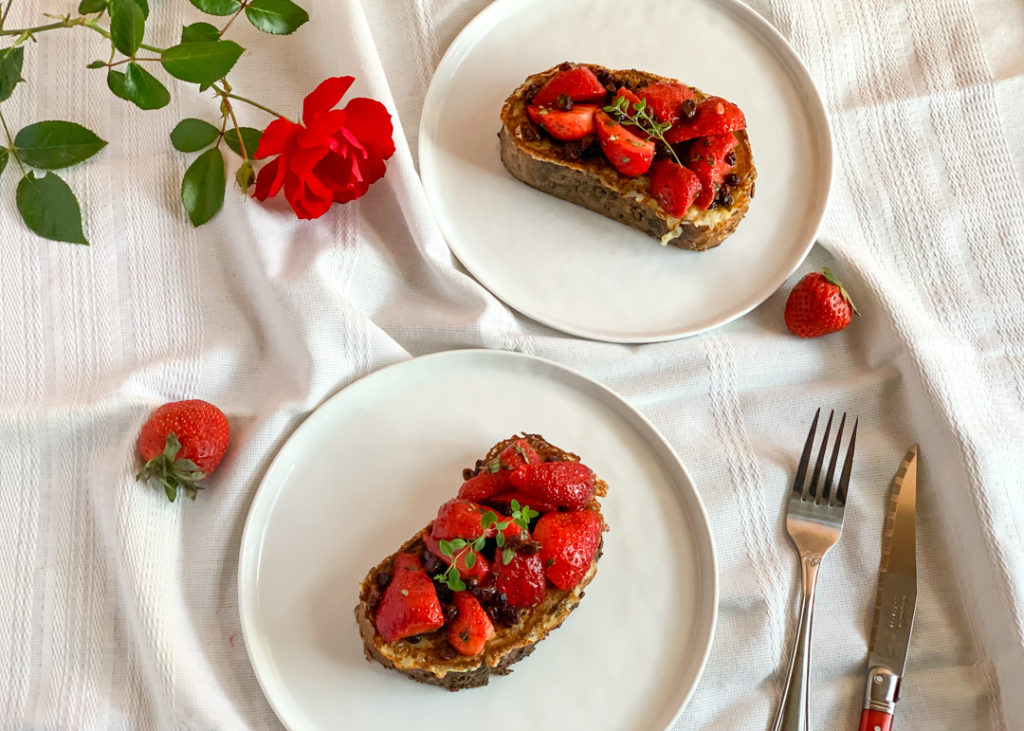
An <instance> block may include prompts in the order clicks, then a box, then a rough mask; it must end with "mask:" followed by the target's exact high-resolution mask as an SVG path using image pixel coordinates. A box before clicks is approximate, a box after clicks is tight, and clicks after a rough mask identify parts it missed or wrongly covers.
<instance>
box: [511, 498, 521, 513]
mask: <svg viewBox="0 0 1024 731" xmlns="http://www.w3.org/2000/svg"><path fill="white" fill-rule="evenodd" d="M510 507H511V508H512V510H515V511H519V510H520V505H519V501H518V500H516V499H513V500H512V503H511V506H510Z"/></svg>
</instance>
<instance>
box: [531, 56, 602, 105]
mask: <svg viewBox="0 0 1024 731" xmlns="http://www.w3.org/2000/svg"><path fill="white" fill-rule="evenodd" d="M607 93H608V90H607V89H605V88H604V86H603V85H602V84H601V82H600V81H598V79H597V76H595V75H594V72H593V71H591V70H590V69H588V68H587V67H586V66H575V67H573V68H571V69H567V70H565V71H559V72H558V73H557V74H555V75H554V76H552V77H551V79H549V80H548V82H547V83H546V84H544V86H542V87H541V88H540V91H538V92H537V95H536V96H535V97H533V100H532V102H531V103H532V104H535V105H537V106H538V107H539V106H544V105H545V104H554V103H555V102H557V101H558V97H559V96H561V95H562V94H565V95H566V96H567V97H569V98H570V99H572V100H573V101H574V102H585V101H595V100H597V99H603V98H604V96H605V94H607Z"/></svg>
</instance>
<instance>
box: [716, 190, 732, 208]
mask: <svg viewBox="0 0 1024 731" xmlns="http://www.w3.org/2000/svg"><path fill="white" fill-rule="evenodd" d="M718 202H719V203H720V204H721V206H722V207H723V208H732V196H731V195H729V194H728V193H725V194H724V195H723V194H721V193H720V194H719V195H718Z"/></svg>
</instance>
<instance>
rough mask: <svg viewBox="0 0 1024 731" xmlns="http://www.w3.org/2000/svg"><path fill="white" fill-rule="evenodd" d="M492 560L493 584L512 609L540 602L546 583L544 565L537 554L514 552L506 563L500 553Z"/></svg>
mask: <svg viewBox="0 0 1024 731" xmlns="http://www.w3.org/2000/svg"><path fill="white" fill-rule="evenodd" d="M494 558H495V561H494V574H495V576H496V577H497V580H496V581H495V584H494V586H495V587H496V588H497V589H498V591H500V592H502V593H503V594H504V595H505V597H506V599H507V600H508V605H509V606H510V607H512V608H513V609H523V608H525V607H533V606H536V605H537V604H540V602H541V600H542V599H544V594H545V593H546V589H547V585H546V583H545V581H544V565H543V564H542V563H541V560H540V558H539V557H538V556H537V554H533V555H531V556H522V555H520V554H518V553H517V554H516V555H515V556H513V558H512V560H511V561H509V562H508V563H507V564H506V563H505V562H504V559H503V558H502V556H501V554H500V553H499V554H497V555H496V556H495V557H494Z"/></svg>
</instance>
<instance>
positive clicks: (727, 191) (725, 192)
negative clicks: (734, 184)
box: [718, 185, 732, 200]
mask: <svg viewBox="0 0 1024 731" xmlns="http://www.w3.org/2000/svg"><path fill="white" fill-rule="evenodd" d="M730 193H732V189H731V188H730V187H729V186H728V185H722V186H721V187H720V188H719V189H718V198H719V200H722V199H724V198H725V196H727V195H729V194H730Z"/></svg>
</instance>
